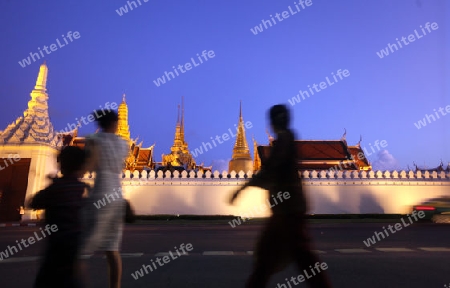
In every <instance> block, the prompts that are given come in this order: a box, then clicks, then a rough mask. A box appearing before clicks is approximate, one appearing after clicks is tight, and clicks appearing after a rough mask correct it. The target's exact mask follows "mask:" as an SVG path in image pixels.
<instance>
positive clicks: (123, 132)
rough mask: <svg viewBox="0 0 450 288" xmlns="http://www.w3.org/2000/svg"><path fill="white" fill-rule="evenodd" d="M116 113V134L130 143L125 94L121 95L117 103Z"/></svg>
mask: <svg viewBox="0 0 450 288" xmlns="http://www.w3.org/2000/svg"><path fill="white" fill-rule="evenodd" d="M117 114H118V116H119V125H118V128H117V133H116V134H117V135H119V136H120V137H122V138H123V139H125V140H126V141H127V142H128V143H130V142H131V138H130V126H129V125H128V105H127V103H126V102H125V94H123V95H122V103H120V105H119V109H118V112H117Z"/></svg>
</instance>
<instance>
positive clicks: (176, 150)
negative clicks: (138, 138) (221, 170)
mask: <svg viewBox="0 0 450 288" xmlns="http://www.w3.org/2000/svg"><path fill="white" fill-rule="evenodd" d="M160 164H161V165H160V167H158V170H163V171H164V170H178V171H183V170H200V171H210V170H211V168H212V167H203V164H202V165H197V164H196V163H195V159H194V157H193V156H192V154H191V152H190V151H189V149H188V144H187V142H186V140H185V139H184V97H182V98H181V115H180V106H179V105H178V115H177V124H176V126H175V137H174V140H173V145H172V147H171V148H170V154H163V155H162V162H161V163H160Z"/></svg>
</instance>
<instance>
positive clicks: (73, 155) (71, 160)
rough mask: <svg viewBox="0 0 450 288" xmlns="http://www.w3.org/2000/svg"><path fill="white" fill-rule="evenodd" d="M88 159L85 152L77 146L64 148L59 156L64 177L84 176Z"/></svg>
mask: <svg viewBox="0 0 450 288" xmlns="http://www.w3.org/2000/svg"><path fill="white" fill-rule="evenodd" d="M86 158H87V154H86V152H85V150H83V149H81V148H79V147H75V146H67V147H64V148H63V149H62V150H61V152H60V153H59V155H58V162H59V166H60V168H61V174H63V176H77V177H81V176H83V174H84V172H85V171H84V167H85V166H84V165H85V162H86Z"/></svg>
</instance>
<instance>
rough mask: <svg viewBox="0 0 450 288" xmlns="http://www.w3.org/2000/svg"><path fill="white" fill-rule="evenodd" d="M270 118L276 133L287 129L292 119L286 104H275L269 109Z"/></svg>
mask: <svg viewBox="0 0 450 288" xmlns="http://www.w3.org/2000/svg"><path fill="white" fill-rule="evenodd" d="M269 119H270V125H271V126H272V128H273V130H274V132H275V133H276V132H279V131H283V130H286V129H288V128H289V124H290V121H291V117H290V113H289V109H288V108H287V106H286V105H282V104H279V105H274V106H272V107H271V108H270V110H269Z"/></svg>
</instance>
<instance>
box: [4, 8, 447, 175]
mask: <svg viewBox="0 0 450 288" xmlns="http://www.w3.org/2000/svg"><path fill="white" fill-rule="evenodd" d="M128 2H130V3H131V2H132V1H128ZM134 2H136V4H137V6H138V7H135V8H134V9H133V10H130V8H129V7H128V12H127V13H124V12H123V11H122V12H121V13H122V14H123V15H122V16H119V14H118V13H117V12H116V10H118V9H119V8H120V7H122V6H126V5H128V4H127V1H124V0H108V1H87V0H83V1H74V0H72V1H56V0H52V1H50V0H49V1H31V0H26V1H12V0H3V1H1V2H0V37H1V39H2V41H1V42H0V51H1V53H0V79H1V80H0V84H1V87H2V89H0V99H1V103H2V105H1V107H2V109H1V114H0V130H2V129H4V128H5V127H6V126H7V125H8V124H9V123H11V122H12V121H14V120H15V119H16V118H17V117H18V116H20V115H21V113H22V112H23V110H24V109H26V107H27V102H28V100H29V93H30V92H31V90H32V89H33V87H34V84H35V80H36V76H37V73H38V70H39V65H40V64H41V63H42V61H43V60H44V59H45V60H47V65H48V67H49V75H48V85H47V88H48V93H49V107H50V109H49V113H50V117H51V121H52V123H53V125H54V126H55V128H56V129H57V130H61V129H64V128H65V127H67V123H74V122H75V118H80V117H81V116H84V117H87V115H88V114H89V113H90V112H91V111H92V110H93V109H96V108H97V107H99V106H100V105H104V104H105V103H106V102H117V103H120V102H121V100H122V94H123V93H126V95H127V103H128V107H129V124H130V130H131V135H132V137H133V138H135V137H137V136H139V137H140V138H139V139H140V140H143V141H144V146H150V145H152V144H153V143H156V146H155V160H156V161H161V154H163V153H169V152H170V146H171V145H172V143H173V138H174V132H175V122H176V116H177V105H178V104H179V103H180V101H181V96H184V97H185V129H186V131H185V132H186V140H187V142H188V144H189V149H190V150H194V149H195V148H198V147H200V146H201V145H202V142H208V141H211V139H210V137H215V136H216V135H222V134H224V133H227V132H228V129H232V130H233V129H234V125H235V124H236V123H237V120H238V112H239V101H240V100H242V103H243V105H242V106H243V115H244V120H245V121H250V122H251V123H252V124H253V127H252V128H251V129H248V130H247V140H248V142H249V145H250V146H251V149H253V147H252V146H253V145H252V142H251V136H252V135H254V137H255V138H256V140H257V141H258V142H259V143H262V144H264V143H267V135H266V132H265V130H266V127H267V120H266V111H267V109H269V107H270V106H271V105H274V104H278V103H285V104H287V105H289V106H291V105H290V104H289V100H291V101H292V98H293V97H295V96H296V95H297V94H298V93H299V90H303V91H306V90H307V89H308V85H310V86H311V87H312V85H314V84H315V83H316V84H317V85H319V84H320V82H324V81H326V77H328V78H329V79H330V81H332V82H336V81H334V80H333V77H332V73H334V74H336V73H337V71H338V70H339V69H341V71H342V70H345V69H347V70H348V72H349V73H350V75H349V76H348V75H347V76H348V77H343V79H342V80H340V79H339V78H337V79H338V81H337V82H336V83H334V85H332V86H327V87H326V88H325V89H323V90H322V91H320V92H316V93H315V94H314V95H311V96H310V97H309V98H305V99H304V100H301V102H300V103H297V104H295V105H294V106H291V108H292V112H293V114H294V121H293V127H294V128H295V130H296V131H297V133H298V136H299V137H301V138H302V139H339V138H340V137H341V136H342V134H343V133H344V128H345V129H346V130H347V140H348V143H349V144H356V143H357V142H358V141H359V138H360V135H362V137H363V141H362V143H361V144H362V146H363V147H366V149H367V151H369V152H371V151H372V150H371V149H370V145H372V147H373V146H374V144H375V141H376V140H379V141H381V140H385V141H386V142H387V146H386V147H385V148H381V147H380V148H381V149H383V150H384V149H386V150H387V151H383V152H382V153H372V154H371V155H370V156H369V160H371V161H372V162H373V163H375V164H376V165H378V166H377V167H380V168H386V169H393V168H396V167H397V166H398V167H399V168H406V167H407V165H410V167H412V163H413V161H415V162H416V163H418V164H419V165H422V166H423V165H425V166H429V167H432V166H437V165H438V164H439V163H440V161H441V159H442V160H443V161H444V163H445V164H447V162H448V161H450V150H449V148H448V147H449V145H450V141H449V137H448V132H447V131H448V127H449V124H450V116H448V115H444V114H449V113H448V112H446V111H445V110H441V111H443V112H437V113H439V114H438V115H439V116H440V117H439V118H437V117H436V115H434V117H435V120H433V119H432V118H431V116H429V117H428V118H429V121H428V120H426V118H425V117H426V116H425V115H426V114H429V115H431V114H433V113H434V109H436V111H437V110H438V109H439V108H440V107H443V108H444V109H445V107H446V106H447V105H450V81H449V80H450V73H449V72H450V58H449V51H450V37H449V36H450V30H449V29H450V2H449V1H447V0H429V1H424V0H397V1H392V0H376V1H375V0H364V1H361V0H333V1H324V0H322V1H319V0H312V5H311V6H309V7H308V6H305V8H304V9H303V8H302V7H301V6H299V7H300V10H301V11H300V12H298V11H297V9H296V7H295V4H294V1H293V0H277V1H274V0H272V1H237V0H229V1H207V0H203V1H199V0H198V1H178V0H175V1H156V0H150V1H148V0H147V2H145V1H144V0H140V2H141V5H139V3H138V1H137V0H136V1H134ZM289 6H291V8H292V10H293V11H294V12H297V13H296V14H294V15H291V12H289ZM283 11H288V12H286V13H285V16H287V17H288V18H286V19H284V20H283V21H281V22H280V21H279V20H277V19H276V18H274V21H275V22H276V23H277V24H276V25H273V26H272V27H269V26H268V28H267V29H266V28H265V27H264V26H262V32H260V33H258V34H256V35H255V34H254V33H253V32H252V31H251V30H250V29H251V28H253V29H254V27H255V26H256V25H260V24H261V21H262V20H263V19H264V20H270V15H272V16H273V17H275V14H276V13H282V12H283ZM286 14H287V15H286ZM280 17H282V16H280ZM281 19H283V18H281ZM427 22H430V24H431V23H433V22H436V23H437V25H438V29H436V30H432V29H431V32H428V31H427V30H425V31H426V35H425V34H424V33H423V32H422V30H421V28H420V26H421V25H422V27H424V26H425V24H426V23H427ZM266 25H268V24H266ZM414 30H417V32H415V31H414ZM69 31H72V32H75V31H78V32H79V34H80V36H81V37H80V38H79V39H75V40H74V41H73V42H71V43H69V44H66V45H65V46H64V47H57V50H55V51H53V52H51V51H50V52H51V53H50V54H48V55H45V56H44V57H43V58H41V59H40V60H37V61H36V62H33V61H32V60H31V64H30V65H27V66H25V67H24V68H23V67H21V65H19V61H22V59H24V58H27V57H28V56H30V52H33V53H35V52H38V48H41V49H43V47H44V46H50V45H51V44H56V40H57V39H59V41H60V43H62V44H64V38H63V36H62V35H65V36H66V35H67V33H68V32H69ZM415 33H416V34H417V35H418V36H412V37H415V41H414V42H411V43H409V44H408V45H403V47H402V48H400V47H399V45H398V44H397V46H398V51H395V48H393V50H394V52H391V51H389V55H385V56H384V57H383V58H380V57H379V56H378V55H377V52H378V53H380V50H382V49H385V48H386V47H387V45H388V44H389V43H391V44H394V43H397V41H396V40H395V39H396V38H398V39H399V40H400V38H401V37H403V36H405V37H408V35H410V34H415ZM418 37H421V38H418ZM66 38H67V37H66ZM406 41H407V42H409V41H408V40H406ZM204 50H206V51H209V50H212V51H214V55H215V57H214V58H209V60H208V61H204V62H203V63H202V64H200V65H198V66H196V67H192V69H191V70H189V71H185V73H181V72H179V75H178V76H175V78H174V79H172V80H170V81H166V83H165V84H162V85H160V86H159V87H158V86H156V85H155V83H154V80H155V81H156V79H157V78H158V77H162V76H163V75H164V73H165V71H167V72H169V71H170V72H173V68H172V66H178V65H179V64H181V65H184V64H185V63H187V62H191V57H193V58H194V59H195V61H196V62H197V64H198V62H199V60H198V58H197V56H196V54H197V53H199V54H200V53H201V52H202V51H204ZM43 53H44V54H46V53H45V52H43ZM191 63H192V62H191ZM192 66H193V65H192ZM319 89H320V88H319ZM449 111H450V107H449ZM424 118H425V121H426V123H425V124H426V125H425V126H423V125H422V126H421V127H420V129H418V128H417V127H416V125H419V124H418V121H419V120H422V121H424ZM415 123H416V124H415ZM93 131H95V127H94V124H93V123H91V124H89V125H83V127H82V128H81V129H80V133H81V134H82V135H83V134H84V135H85V134H87V133H91V132H93ZM233 131H234V130H233ZM234 140H235V139H234V138H233V139H232V140H228V141H225V142H224V143H223V144H220V145H218V146H217V147H215V148H213V149H211V150H209V151H207V152H204V153H203V154H201V155H198V156H197V157H196V160H197V163H202V162H204V163H205V165H211V163H213V164H214V166H215V168H216V169H220V170H222V169H223V168H226V166H227V165H225V164H226V163H227V161H228V160H229V159H230V157H231V153H232V147H233V145H234ZM375 150H377V148H375ZM377 152H381V150H380V151H377Z"/></svg>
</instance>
